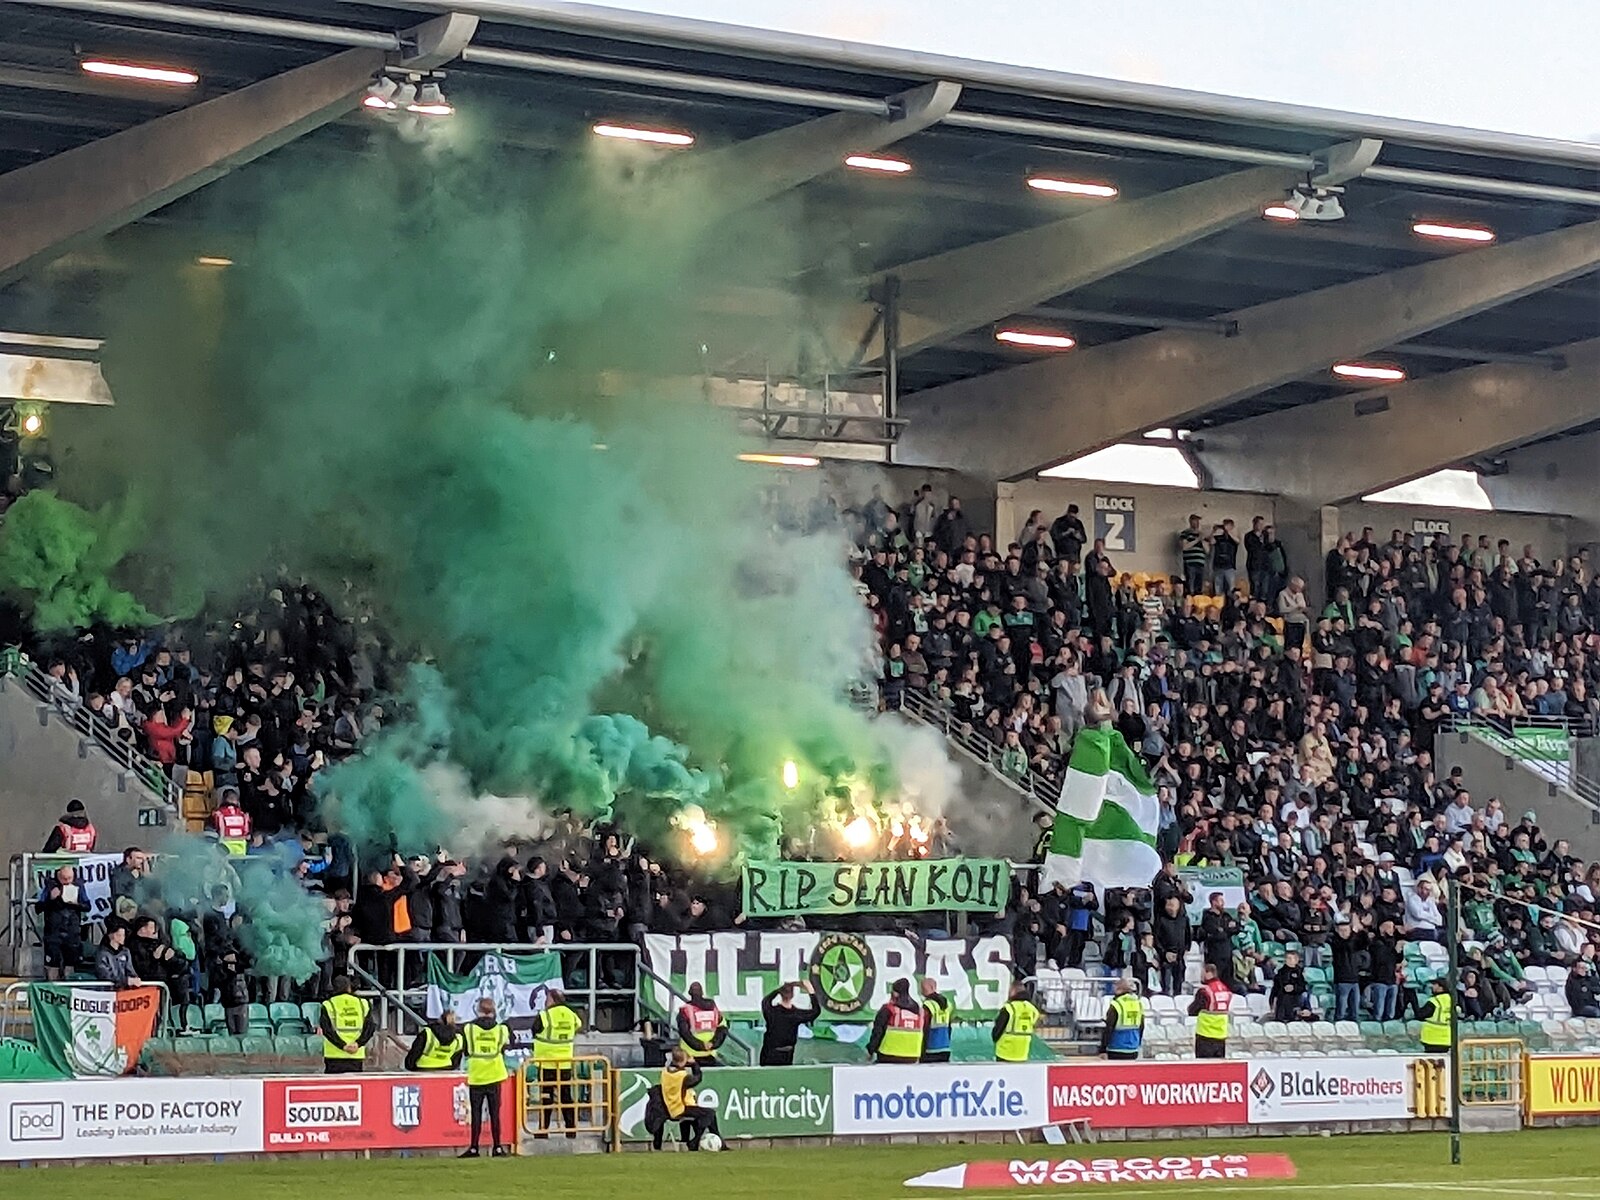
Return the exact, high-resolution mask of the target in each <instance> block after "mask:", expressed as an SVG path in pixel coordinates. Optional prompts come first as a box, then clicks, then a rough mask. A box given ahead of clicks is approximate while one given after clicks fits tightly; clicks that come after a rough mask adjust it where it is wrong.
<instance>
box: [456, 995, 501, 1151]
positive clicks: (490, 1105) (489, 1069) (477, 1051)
mask: <svg viewBox="0 0 1600 1200" xmlns="http://www.w3.org/2000/svg"><path fill="white" fill-rule="evenodd" d="M461 1038H462V1041H463V1042H464V1043H465V1053H466V1060H467V1100H468V1102H469V1103H470V1104H471V1106H472V1145H471V1146H469V1147H468V1148H467V1150H466V1151H465V1152H464V1153H463V1154H462V1155H461V1157H462V1158H477V1157H478V1142H479V1140H480V1139H481V1138H482V1137H483V1114H484V1112H485V1111H486V1110H487V1112H488V1114H489V1137H490V1139H491V1145H492V1147H493V1148H492V1149H491V1151H490V1153H491V1154H492V1155H493V1156H494V1157H495V1158H504V1157H505V1156H506V1155H507V1154H509V1153H510V1151H509V1150H507V1149H506V1147H505V1146H504V1145H503V1144H502V1143H501V1141H500V1093H501V1092H502V1091H503V1090H504V1089H503V1088H502V1087H501V1086H500V1085H501V1084H503V1083H504V1082H505V1081H506V1080H507V1079H509V1078H510V1077H511V1072H510V1070H508V1069H507V1067H506V1046H507V1045H509V1044H510V1042H511V1031H510V1030H509V1029H507V1028H506V1027H505V1026H504V1025H503V1024H501V1023H500V1021H499V1019H498V1018H497V1017H496V1016H495V1015H494V1001H493V1000H491V999H489V997H487V996H484V997H482V998H481V999H480V1000H479V1001H478V1019H477V1020H476V1021H473V1022H472V1023H471V1024H469V1025H467V1026H465V1027H464V1028H463V1029H462V1030H461Z"/></svg>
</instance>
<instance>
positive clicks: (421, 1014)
mask: <svg viewBox="0 0 1600 1200" xmlns="http://www.w3.org/2000/svg"><path fill="white" fill-rule="evenodd" d="M486 954H506V955H537V954H559V955H561V985H562V991H563V992H565V993H566V997H567V1003H568V1004H569V1005H570V1006H571V1007H572V1008H574V1009H576V1010H577V1011H578V1012H579V1013H580V1014H582V1016H583V1019H584V1022H585V1024H586V1025H587V1026H588V1027H589V1028H590V1029H593V1028H594V1027H595V1024H596V1018H595V1014H596V1013H597V1012H598V1011H599V1010H600V1009H601V1008H602V1007H603V1006H604V1007H609V1008H611V1009H612V1010H617V1009H621V1010H624V1011H626V1012H627V1014H628V1028H629V1029H632V1028H633V1027H634V1026H636V1025H638V1023H639V980H640V978H641V972H640V966H641V963H640V955H639V947H638V946H635V945H634V944H633V943H632V942H592V943H590V942H586V943H581V944H579V943H571V942H567V943H562V944H561V945H558V946H550V945H533V944H529V943H516V942H505V943H502V942H399V943H396V944H394V945H390V946H372V945H368V944H367V943H365V942H363V943H360V944H358V945H356V946H352V947H351V948H350V976H351V979H352V980H353V981H354V983H355V984H356V989H355V990H356V994H357V995H358V996H364V997H366V998H367V999H369V1000H371V1001H372V1003H373V1007H374V1008H375V1009H376V1010H377V1024H378V1029H379V1030H380V1031H382V1032H386V1033H389V1034H391V1035H393V1036H396V1037H411V1036H412V1035H414V1034H415V1033H416V1032H417V1030H419V1029H420V1028H421V1027H422V1026H423V1025H424V1024H425V1023H426V1022H427V1008H428V963H429V960H430V959H431V958H432V957H433V956H434V955H438V956H439V965H440V966H442V967H443V968H444V969H445V970H446V971H448V972H450V974H452V975H460V974H465V973H466V972H467V971H468V970H470V969H471V968H472V967H474V966H476V965H477V963H478V961H479V960H481V959H482V958H483V957H484V955H486ZM502 1015H503V1014H502Z"/></svg>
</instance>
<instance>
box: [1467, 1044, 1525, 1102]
mask: <svg viewBox="0 0 1600 1200" xmlns="http://www.w3.org/2000/svg"><path fill="white" fill-rule="evenodd" d="M1527 1052H1528V1048H1527V1045H1526V1044H1525V1043H1524V1042H1523V1041H1522V1039H1520V1038H1462V1039H1461V1048H1460V1061H1461V1103H1462V1104H1463V1105H1467V1106H1487V1105H1503V1104H1512V1105H1516V1106H1517V1107H1518V1108H1521V1107H1522V1092H1523V1079H1524V1071H1523V1059H1524V1058H1525V1057H1526V1056H1527Z"/></svg>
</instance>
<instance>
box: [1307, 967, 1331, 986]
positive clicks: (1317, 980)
mask: <svg viewBox="0 0 1600 1200" xmlns="http://www.w3.org/2000/svg"><path fill="white" fill-rule="evenodd" d="M1306 982H1307V983H1308V984H1310V985H1311V986H1312V987H1313V988H1315V987H1316V986H1317V985H1319V984H1329V983H1332V982H1333V972H1332V971H1331V970H1330V969H1329V968H1327V967H1307V968H1306Z"/></svg>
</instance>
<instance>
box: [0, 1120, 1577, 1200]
mask: <svg viewBox="0 0 1600 1200" xmlns="http://www.w3.org/2000/svg"><path fill="white" fill-rule="evenodd" d="M1248 1151H1254V1152H1259V1153H1284V1154H1288V1155H1289V1156H1290V1158H1292V1159H1293V1160H1294V1164H1295V1167H1296V1168H1297V1170H1298V1176H1297V1177H1296V1178H1295V1179H1293V1180H1286V1181H1262V1182H1259V1183H1204V1184H1201V1183H1194V1184H1179V1183H1168V1184H1124V1185H1104V1186H1095V1187H1093V1188H1084V1187H1077V1188H1070V1187H1053V1188H1052V1187H1040V1188H1017V1189H1009V1190H1007V1191H1005V1192H991V1193H986V1194H987V1195H990V1196H996V1197H998V1196H1001V1195H1006V1196H1011V1197H1023V1196H1026V1195H1028V1194H1030V1193H1033V1194H1040V1193H1053V1194H1060V1193H1061V1192H1065V1191H1083V1190H1094V1191H1104V1192H1107V1193H1118V1194H1126V1195H1140V1196H1158V1197H1159V1196H1171V1197H1174V1200H1176V1198H1179V1197H1187V1196H1191V1195H1193V1196H1198V1195H1201V1194H1205V1193H1234V1192H1245V1191H1248V1192H1252V1193H1255V1194H1256V1195H1258V1196H1259V1197H1260V1198H1261V1200H1272V1198H1274V1197H1278V1196H1282V1197H1283V1198H1284V1200H1425V1198H1426V1200H1490V1198H1491V1197H1495V1196H1499V1197H1508V1198H1509V1197H1530V1198H1532V1200H1569V1198H1570V1200H1576V1198H1579V1197H1600V1129H1597V1128H1575V1129H1545V1130H1525V1131H1523V1132H1521V1133H1507V1134H1483V1135H1479V1136H1473V1137H1468V1138H1466V1139H1465V1143H1464V1152H1463V1156H1462V1157H1463V1164H1462V1165H1461V1166H1459V1167H1452V1166H1451V1165H1450V1159H1449V1155H1450V1150H1449V1139H1448V1136H1447V1135H1445V1134H1436V1133H1427V1134H1421V1133H1418V1134H1396V1135H1383V1136H1377V1135H1374V1136H1354V1137H1332V1138H1320V1137H1312V1138H1255V1139H1247V1138H1211V1139H1207V1140H1205V1141H1203V1142H1131V1143H1124V1142H1106V1143H1101V1144H1098V1145H1094V1146H1078V1147H1046V1146H1040V1145H1029V1146H1026V1147H1022V1146H1001V1145H983V1146H834V1147H814V1148H809V1147H808V1148H796V1149H780V1150H755V1149H746V1150H740V1149H737V1148H734V1149H732V1150H731V1151H730V1152H728V1153H723V1154H688V1153H684V1152H682V1151H679V1152H676V1153H663V1154H654V1155H652V1154H648V1153H628V1154H615V1155H577V1156H555V1157H551V1156H531V1157H525V1158H515V1159H509V1160H490V1159H480V1160H478V1161H475V1162H473V1161H469V1162H458V1161H456V1160H454V1159H442V1158H426V1159H398V1158H385V1159H371V1160H359V1159H339V1160H325V1161H324V1160H318V1161H295V1160H292V1159H280V1160H277V1161H272V1162H236V1163H227V1162H224V1163H220V1164H216V1165H212V1164H193V1163H187V1164H181V1165H171V1166H85V1167H79V1168H75V1169H73V1170H72V1172H71V1174H70V1175H63V1174H62V1172H61V1170H59V1169H55V1168H51V1169H33V1170H4V1171H0V1195H4V1196H5V1197H6V1200H60V1197H61V1196H62V1195H63V1194H64V1190H65V1191H69V1192H70V1193H71V1194H74V1195H80V1196H81V1195H95V1194H98V1195H103V1196H109V1197H115V1198H116V1200H191V1198H193V1200H217V1198H218V1197H225V1198H226V1200H307V1198H308V1197H311V1198H317V1197H323V1198H330V1197H331V1198H338V1200H375V1198H379V1197H407V1196H443V1197H461V1198H465V1200H478V1198H481V1200H527V1198H528V1197H529V1196H537V1197H538V1198H539V1200H567V1198H569V1197H570V1198H572V1200H591V1198H605V1200H611V1198H629V1200H746V1198H748V1200H818V1198H819V1197H827V1198H829V1200H890V1198H897V1200H916V1198H917V1197H924V1198H926V1200H938V1198H939V1197H940V1196H947V1195H951V1193H950V1192H947V1191H940V1190H937V1189H923V1188H917V1189H908V1188H906V1187H905V1186H904V1180H906V1179H909V1178H910V1177H911V1176H913V1175H919V1174H921V1173H923V1172H924V1171H931V1170H934V1169H935V1168H937V1167H943V1166H950V1165H951V1164H954V1163H959V1162H967V1161H971V1160H973V1159H977V1158H1009V1157H1026V1158H1030V1159H1040V1158H1046V1157H1048V1158H1068V1157H1079V1158H1089V1157H1128V1156H1131V1155H1142V1154H1147V1153H1164V1152H1170V1153H1173V1154H1198V1153H1206V1154H1217V1153H1242V1152H1248ZM113 1172H115V1174H113ZM964 1194H966V1195H978V1194H979V1193H973V1192H968V1193H964Z"/></svg>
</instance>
